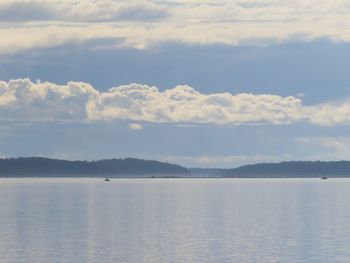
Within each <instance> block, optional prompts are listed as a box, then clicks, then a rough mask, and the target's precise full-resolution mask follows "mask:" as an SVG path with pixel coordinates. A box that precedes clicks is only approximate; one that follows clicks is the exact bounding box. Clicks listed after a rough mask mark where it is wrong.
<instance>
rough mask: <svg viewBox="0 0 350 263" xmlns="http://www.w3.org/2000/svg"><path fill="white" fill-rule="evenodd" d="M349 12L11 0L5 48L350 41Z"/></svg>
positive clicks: (1, 24)
mask: <svg viewBox="0 0 350 263" xmlns="http://www.w3.org/2000/svg"><path fill="white" fill-rule="evenodd" d="M349 11H350V5H349V3H348V1H345V0H339V1H327V0H320V1H315V0H303V1H302V0H285V1H277V0H264V1H258V2H257V1H248V0H237V1H236V0H233V1H231V0H218V1H208V0H207V1H196V0H193V1H181V0H171V1H167V0H163V1H152V0H130V1H113V0H99V1H95V0H85V1H76V0H46V1H44V0H42V1H36V0H21V1H12V0H11V1H10V0H3V1H1V2H0V36H1V39H2V41H1V43H0V53H8V52H18V51H23V50H27V49H32V48H40V47H52V46H57V45H63V44H67V43H81V42H84V41H89V40H96V39H101V38H102V39H105V38H110V39H115V40H118V41H121V43H120V44H118V45H109V48H116V47H117V48H125V47H127V48H130V47H131V48H138V49H145V48H152V47H153V46H154V45H157V44H159V43H163V42H169V41H173V42H179V43H187V44H206V45H209V44H225V45H241V44H253V45H268V44H271V43H280V42H285V41H296V40H297V41H300V40H302V41H309V40H313V39H317V38H329V39H331V40H334V41H346V42H349V41H350V33H349V30H348V28H349V26H350V19H349V18H350V12H349ZM118 43H119V42H118ZM10 47H15V48H14V49H11V48H10Z"/></svg>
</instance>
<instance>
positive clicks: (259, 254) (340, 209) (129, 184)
mask: <svg viewBox="0 0 350 263" xmlns="http://www.w3.org/2000/svg"><path fill="white" fill-rule="evenodd" d="M349 188H350V180H349V179H329V180H327V181H322V180H319V179H114V180H112V181H111V182H108V183H107V182H103V180H102V179H1V180H0V255H1V262H3V263H17V262H26V263H27V262H28V263H30V262H45V263H50V262H130V263H132V262H135V263H136V262H174V263H176V262H215V263H216V262H220V263H221V262H349V260H350V251H349V249H348V248H349V247H350V209H349V208H350V205H349V202H348V200H350V191H349Z"/></svg>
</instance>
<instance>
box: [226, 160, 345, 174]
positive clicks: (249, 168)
mask: <svg viewBox="0 0 350 263" xmlns="http://www.w3.org/2000/svg"><path fill="white" fill-rule="evenodd" d="M319 176H327V177H350V161H331V162H322V161H314V162H313V161H291V162H281V163H260V164H252V165H245V166H241V167H238V168H234V169H228V170H227V172H226V177H319Z"/></svg>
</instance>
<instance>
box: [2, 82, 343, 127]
mask: <svg viewBox="0 0 350 263" xmlns="http://www.w3.org/2000/svg"><path fill="white" fill-rule="evenodd" d="M0 120H3V121H5V120H6V121H27V122H31V121H32V122H35V121H72V122H96V121H97V122H98V121H104V122H109V121H116V120H126V121H131V122H150V123H176V124H181V123H183V124H214V125H240V124H289V123H296V122H308V123H311V124H315V125H321V126H332V125H338V124H350V98H349V99H348V100H345V101H343V102H341V103H337V104H335V103H324V104H316V105H311V106H305V105H303V104H302V101H301V99H300V98H297V97H293V96H288V97H281V96H278V95H271V94H258V95H255V94H250V93H240V94H231V93H227V92H226V93H213V94H203V93H200V92H199V91H196V90H195V89H193V88H192V87H190V86H186V85H178V86H176V87H174V88H171V89H167V90H164V91H160V90H158V89H157V88H156V87H154V86H147V85H141V84H129V85H122V86H118V87H113V88H111V89H109V90H108V91H106V92H100V91H98V90H96V89H95V88H94V87H92V86H91V85H90V84H88V83H83V82H69V83H67V84H66V85H57V84H55V83H50V82H40V81H37V82H32V81H31V80H30V79H15V80H10V81H8V82H6V81H0ZM135 127H136V126H134V127H133V128H135ZM137 127H139V126H137ZM131 128H132V127H131Z"/></svg>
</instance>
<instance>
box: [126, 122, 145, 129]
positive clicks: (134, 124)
mask: <svg viewBox="0 0 350 263" xmlns="http://www.w3.org/2000/svg"><path fill="white" fill-rule="evenodd" d="M129 129H131V130H142V129H143V127H142V125H141V124H139V123H130V124H129Z"/></svg>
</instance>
